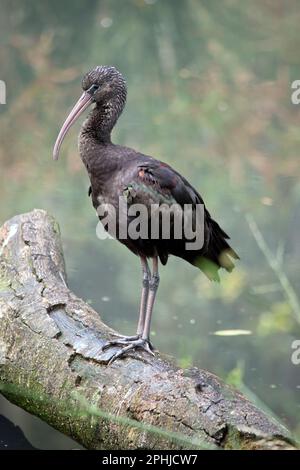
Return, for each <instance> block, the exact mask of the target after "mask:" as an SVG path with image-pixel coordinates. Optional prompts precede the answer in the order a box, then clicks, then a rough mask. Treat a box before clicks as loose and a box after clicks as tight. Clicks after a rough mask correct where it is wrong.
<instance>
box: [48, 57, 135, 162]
mask: <svg viewBox="0 0 300 470" xmlns="http://www.w3.org/2000/svg"><path fill="white" fill-rule="evenodd" d="M82 89H83V93H82V95H81V96H80V98H79V100H78V101H77V103H76V104H75V106H74V107H73V109H72V110H71V112H70V114H69V115H68V117H67V118H66V120H65V122H64V124H63V125H62V127H61V130H60V132H59V134H58V137H57V139H56V142H55V145H54V149H53V158H54V160H57V159H58V157H59V150H60V147H61V144H62V142H63V140H64V138H65V136H66V134H67V132H68V130H69V129H70V127H71V126H72V125H73V124H74V122H75V121H76V120H77V119H78V118H79V116H80V115H81V114H82V113H83V112H84V111H85V110H86V109H87V108H88V107H89V106H90V105H91V104H93V103H95V104H96V106H98V107H101V108H103V109H104V110H105V113H106V115H107V118H109V119H110V120H111V121H113V120H114V119H115V120H116V119H117V118H118V116H119V115H120V114H121V112H122V110H123V107H124V104H125V101H126V94H127V89H126V82H125V80H124V78H123V76H122V74H121V73H120V72H119V71H118V70H117V69H116V68H115V67H112V66H108V65H99V66H97V67H95V68H94V69H92V70H90V71H89V72H88V73H87V74H85V76H84V77H83V80H82Z"/></svg>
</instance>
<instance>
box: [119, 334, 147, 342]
mask: <svg viewBox="0 0 300 470" xmlns="http://www.w3.org/2000/svg"><path fill="white" fill-rule="evenodd" d="M112 336H113V337H116V338H120V340H121V341H127V342H128V341H135V340H137V339H140V337H141V336H140V335H134V336H126V335H120V334H119V333H113V334H112Z"/></svg>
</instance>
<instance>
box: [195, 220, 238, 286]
mask: <svg viewBox="0 0 300 470" xmlns="http://www.w3.org/2000/svg"><path fill="white" fill-rule="evenodd" d="M209 225H210V227H209V238H208V242H207V246H206V249H205V251H204V252H202V253H201V255H200V256H195V258H194V260H193V263H192V264H194V265H195V266H197V267H198V268H199V269H201V271H203V272H204V274H206V276H207V277H208V278H209V279H210V280H212V281H220V277H219V274H218V271H219V269H220V268H224V269H226V271H229V272H231V271H232V270H233V268H234V267H235V265H234V260H238V259H240V258H239V256H238V254H237V253H236V252H235V251H234V250H233V248H231V246H230V245H229V243H228V241H227V240H229V238H230V237H229V236H228V235H227V234H226V233H225V232H224V230H222V229H221V227H220V226H219V224H218V223H217V222H216V221H215V220H213V219H210V220H209Z"/></svg>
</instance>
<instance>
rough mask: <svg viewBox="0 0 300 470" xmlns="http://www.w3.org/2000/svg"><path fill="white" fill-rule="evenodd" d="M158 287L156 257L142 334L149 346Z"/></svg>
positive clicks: (156, 258)
mask: <svg viewBox="0 0 300 470" xmlns="http://www.w3.org/2000/svg"><path fill="white" fill-rule="evenodd" d="M158 286H159V273H158V257H157V256H155V257H154V258H153V272H152V277H151V280H150V284H149V295H148V301H147V308H146V316H145V322H144V329H143V333H142V339H143V340H144V341H148V343H149V344H150V326H151V318H152V311H153V306H154V302H155V297H156V293H157V289H158Z"/></svg>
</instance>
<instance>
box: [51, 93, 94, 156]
mask: <svg viewBox="0 0 300 470" xmlns="http://www.w3.org/2000/svg"><path fill="white" fill-rule="evenodd" d="M91 103H92V97H91V95H90V94H89V93H86V92H84V93H83V94H82V95H81V97H80V98H79V100H78V101H77V103H76V104H75V106H74V108H73V109H72V111H71V112H70V114H69V116H68V117H67V119H66V120H65V122H64V123H63V125H62V128H61V130H60V132H59V134H58V136H57V139H56V142H55V145H54V149H53V159H54V160H57V159H58V157H59V150H60V147H61V144H62V143H63V140H64V138H65V136H66V134H67V132H68V130H69V129H70V127H71V126H72V125H73V124H74V122H75V121H76V120H77V119H78V118H79V116H80V115H81V114H82V113H83V111H85V110H86V108H88V107H89V105H90V104H91Z"/></svg>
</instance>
